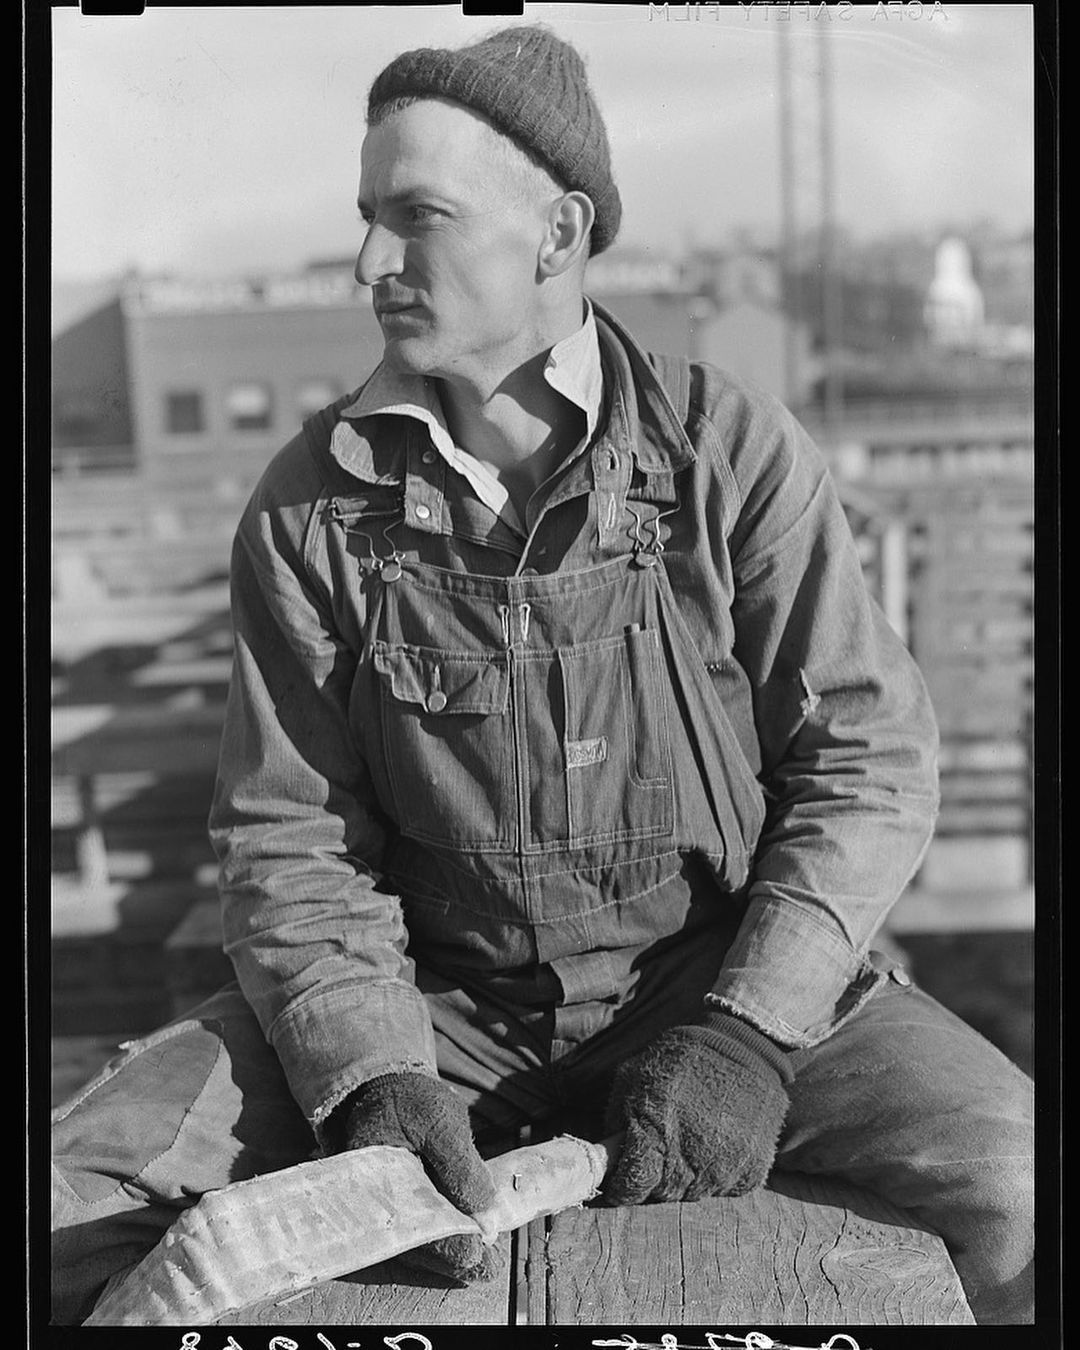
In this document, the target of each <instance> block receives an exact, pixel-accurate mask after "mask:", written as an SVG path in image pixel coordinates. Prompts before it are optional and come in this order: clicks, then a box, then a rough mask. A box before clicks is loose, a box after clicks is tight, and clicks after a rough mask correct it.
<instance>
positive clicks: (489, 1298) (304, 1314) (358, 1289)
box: [214, 1234, 511, 1326]
mask: <svg viewBox="0 0 1080 1350" xmlns="http://www.w3.org/2000/svg"><path fill="white" fill-rule="evenodd" d="M499 1241H500V1243H501V1244H502V1246H503V1255H504V1258H505V1260H504V1271H503V1274H502V1275H501V1277H500V1278H498V1279H496V1280H492V1281H490V1282H489V1283H486V1284H474V1285H469V1286H468V1287H467V1288H464V1289H461V1288H458V1287H456V1286H451V1285H450V1284H449V1282H448V1281H440V1280H439V1278H438V1277H437V1276H435V1275H431V1276H426V1275H424V1274H422V1273H420V1272H417V1271H411V1270H410V1269H409V1268H408V1267H407V1266H404V1265H402V1264H401V1262H400V1261H385V1262H383V1263H382V1264H380V1265H377V1266H371V1267H369V1268H368V1269H367V1270H362V1271H358V1272H357V1273H356V1274H354V1275H346V1276H344V1277H342V1278H341V1279H337V1280H327V1281H325V1282H324V1283H323V1284H320V1285H317V1286H316V1287H315V1288H313V1289H309V1290H307V1291H305V1292H304V1293H301V1294H293V1295H292V1296H291V1297H288V1298H285V1299H282V1300H280V1301H278V1302H274V1301H273V1300H266V1301H265V1302H262V1303H254V1304H251V1305H250V1306H249V1307H247V1308H244V1309H242V1310H241V1311H240V1312H235V1313H230V1314H228V1315H227V1316H225V1317H221V1318H219V1319H218V1321H217V1322H216V1323H215V1324H214V1325H216V1326H277V1325H286V1326H298V1325H299V1326H304V1325H308V1326H453V1325H466V1326H469V1325H474V1326H506V1325H507V1322H508V1318H509V1308H510V1279H511V1262H510V1259H509V1247H510V1236H509V1234H506V1235H504V1236H503V1237H502V1238H500V1239H499Z"/></svg>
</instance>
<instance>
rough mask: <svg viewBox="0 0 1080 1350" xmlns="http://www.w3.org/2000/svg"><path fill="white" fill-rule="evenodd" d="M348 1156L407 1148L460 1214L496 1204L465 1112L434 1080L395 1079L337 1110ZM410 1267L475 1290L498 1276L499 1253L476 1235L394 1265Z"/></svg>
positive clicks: (373, 1082) (367, 1088)
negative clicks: (380, 1147) (355, 1151)
mask: <svg viewBox="0 0 1080 1350" xmlns="http://www.w3.org/2000/svg"><path fill="white" fill-rule="evenodd" d="M341 1110H342V1116H343V1125H344V1130H343V1142H344V1147H345V1148H347V1149H352V1148H367V1147H369V1146H370V1145H373V1144H393V1145H396V1146H397V1147H398V1148H407V1149H409V1150H410V1151H411V1152H413V1153H416V1154H418V1155H419V1157H420V1158H421V1159H422V1161H423V1163H424V1165H425V1167H426V1169H427V1171H428V1174H429V1175H430V1177H431V1179H432V1181H433V1182H434V1183H435V1186H436V1187H437V1189H438V1190H439V1191H441V1192H442V1194H443V1195H445V1196H446V1198H447V1199H448V1200H449V1201H450V1203H451V1204H452V1205H454V1206H455V1207H456V1208H457V1209H460V1210H461V1211H462V1212H463V1213H465V1214H477V1213H479V1212H480V1211H481V1210H483V1209H487V1208H488V1206H489V1205H491V1204H493V1203H494V1200H495V1185H494V1183H493V1181H492V1180H491V1174H490V1173H489V1172H488V1169H487V1165H486V1164H485V1163H484V1160H483V1159H482V1158H481V1157H480V1154H479V1153H478V1152H477V1150H476V1145H475V1144H474V1143H473V1136H472V1128H471V1126H470V1125H469V1114H468V1111H467V1110H466V1108H465V1104H464V1103H463V1102H462V1101H461V1099H460V1098H459V1097H457V1096H456V1095H455V1094H454V1093H453V1092H452V1091H451V1090H450V1088H449V1087H447V1085H446V1084H445V1083H443V1082H441V1081H440V1080H439V1079H438V1078H432V1077H431V1076H430V1075H428V1074H423V1073H392V1074H387V1075H386V1076H385V1077H382V1078H372V1079H370V1080H369V1081H368V1082H367V1083H364V1084H363V1085H362V1086H361V1087H359V1088H357V1090H356V1091H355V1092H353V1093H352V1094H351V1095H350V1096H349V1097H348V1098H347V1099H346V1101H345V1104H344V1106H343V1107H342V1108H341ZM397 1259H398V1260H400V1261H402V1262H403V1263H404V1264H405V1265H407V1266H412V1267H414V1268H416V1269H419V1270H424V1271H430V1272H433V1273H434V1274H436V1275H442V1276H445V1277H446V1278H448V1279H451V1280H456V1281H457V1282H458V1283H459V1284H463V1285H464V1284H472V1283H473V1282H474V1281H476V1280H490V1279H492V1278H494V1277H495V1276H496V1275H497V1274H498V1273H499V1271H500V1270H501V1269H502V1265H503V1259H502V1252H501V1249H500V1248H499V1247H497V1246H488V1245H487V1244H485V1242H484V1241H483V1239H482V1238H481V1236H480V1234H479V1233H460V1234H454V1235H453V1236H451V1237H445V1238H439V1239H438V1240H437V1241H435V1242H429V1243H427V1244H425V1245H424V1246H422V1247H417V1248H415V1249H414V1250H413V1251H410V1252H403V1253H402V1254H401V1255H400V1256H399V1257H398V1258H397Z"/></svg>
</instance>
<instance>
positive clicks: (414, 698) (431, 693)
mask: <svg viewBox="0 0 1080 1350" xmlns="http://www.w3.org/2000/svg"><path fill="white" fill-rule="evenodd" d="M374 660H375V669H376V670H377V671H378V672H379V675H380V676H381V677H382V679H383V680H384V682H385V684H386V685H388V686H389V689H390V692H391V693H392V694H393V696H394V698H396V699H397V700H398V701H399V702H402V703H414V704H417V705H419V706H420V707H421V708H423V709H424V711H425V712H430V713H438V714H440V715H441V714H445V713H502V712H505V711H506V708H507V705H508V703H509V700H510V671H509V667H508V665H507V661H506V658H505V656H501V655H495V654H492V655H476V656H472V655H470V654H468V653H459V652H452V653H447V652H440V651H434V650H429V649H426V648H423V647H389V646H384V645H381V644H377V645H376V647H375V651H374Z"/></svg>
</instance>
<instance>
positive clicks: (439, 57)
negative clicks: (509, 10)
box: [368, 25, 622, 254]
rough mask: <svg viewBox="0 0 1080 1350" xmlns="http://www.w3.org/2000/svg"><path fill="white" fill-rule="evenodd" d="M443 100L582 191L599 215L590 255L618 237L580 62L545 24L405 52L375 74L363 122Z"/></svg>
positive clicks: (603, 149)
mask: <svg viewBox="0 0 1080 1350" xmlns="http://www.w3.org/2000/svg"><path fill="white" fill-rule="evenodd" d="M408 94H411V95H415V96H417V97H421V98H422V97H424V96H425V95H427V96H429V97H432V98H448V99H452V100H454V102H456V103H462V104H464V105H465V106H466V107H467V108H472V109H474V110H475V111H476V112H479V113H482V114H483V115H484V116H485V117H486V118H487V119H488V120H489V121H490V122H491V123H493V125H494V126H496V127H497V128H498V129H499V130H500V131H501V132H503V133H504V135H506V136H509V137H510V138H511V140H514V141H517V142H518V144H519V145H521V146H523V147H525V148H526V149H527V150H529V151H531V152H532V153H533V154H534V155H535V156H536V157H537V158H538V159H539V160H541V161H542V162H543V163H544V164H546V165H547V166H548V167H549V168H550V169H551V171H552V173H553V174H554V175H555V177H556V178H557V179H558V180H559V181H560V182H561V183H562V184H563V185H564V187H565V188H566V189H567V190H568V191H577V192H584V193H585V194H586V195H587V196H588V197H589V199H590V200H591V201H592V204H593V208H594V209H595V212H596V219H595V221H594V223H593V230H592V238H591V247H590V251H591V253H593V254H597V253H600V252H601V251H602V250H603V249H605V248H607V246H608V245H609V244H610V243H611V241H612V240H613V239H614V238H615V235H616V234H617V233H618V229H619V220H620V218H621V216H622V203H621V201H620V200H619V192H618V189H617V188H616V186H615V181H614V179H613V178H612V175H611V152H610V149H609V146H608V138H607V130H606V128H605V126H604V120H603V118H602V117H601V115H600V109H599V108H598V107H597V106H596V101H595V99H594V98H593V96H592V93H591V92H590V90H589V84H588V78H587V76H586V74H585V63H584V62H583V61H582V59H581V57H580V55H579V54H578V53H577V52H576V51H575V50H574V48H573V47H571V46H570V45H569V43H566V42H563V41H562V39H561V38H558V37H556V36H555V34H554V33H552V32H551V31H550V30H549V29H547V28H544V27H542V26H538V25H534V26H525V27H516V28H505V29H502V30H501V31H500V32H497V33H492V34H491V35H490V36H488V37H486V38H483V39H481V40H480V41H479V42H474V43H471V44H470V45H469V46H467V47H459V48H457V49H455V50H448V49H446V48H438V47H420V48H417V49H416V50H415V51H411V52H403V53H402V54H401V55H400V56H397V57H395V58H394V60H393V61H391V62H390V64H389V65H388V66H387V67H386V69H385V70H383V71H382V73H381V74H380V75H378V76H377V77H376V79H375V82H374V84H373V85H372V86H371V91H370V93H369V95H368V119H369V121H375V120H377V114H378V110H379V108H380V107H381V106H382V105H383V104H385V103H388V102H389V101H390V100H391V99H395V98H399V97H401V96H402V95H408Z"/></svg>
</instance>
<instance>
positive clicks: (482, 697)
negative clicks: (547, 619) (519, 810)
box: [372, 642, 515, 849]
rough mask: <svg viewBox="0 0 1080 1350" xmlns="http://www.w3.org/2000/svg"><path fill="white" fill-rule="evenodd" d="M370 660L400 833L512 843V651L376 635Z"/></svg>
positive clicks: (460, 843) (481, 845)
mask: <svg viewBox="0 0 1080 1350" xmlns="http://www.w3.org/2000/svg"><path fill="white" fill-rule="evenodd" d="M372 660H373V665H374V669H375V673H376V677H377V681H378V688H379V704H380V711H379V715H380V725H381V729H382V744H383V752H384V756H385V761H386V772H387V778H388V780H389V783H390V788H391V792H392V794H393V799H394V810H395V816H396V819H397V823H398V826H399V828H400V829H401V831H402V833H403V834H407V835H411V836H412V837H413V838H416V839H421V840H425V841H427V842H429V843H435V844H443V845H447V844H449V845H453V846H454V847H457V848H462V847H468V848H473V849H485V848H489V849H507V848H511V847H513V843H514V831H515V812H514V798H515V791H514V764H513V729H512V725H511V716H510V672H509V666H508V662H507V657H506V654H505V653H504V652H476V653H462V652H445V651H441V650H439V649H438V648H432V647H416V646H408V645H394V644H389V643H385V642H376V643H375V646H374V649H373V652H372Z"/></svg>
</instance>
